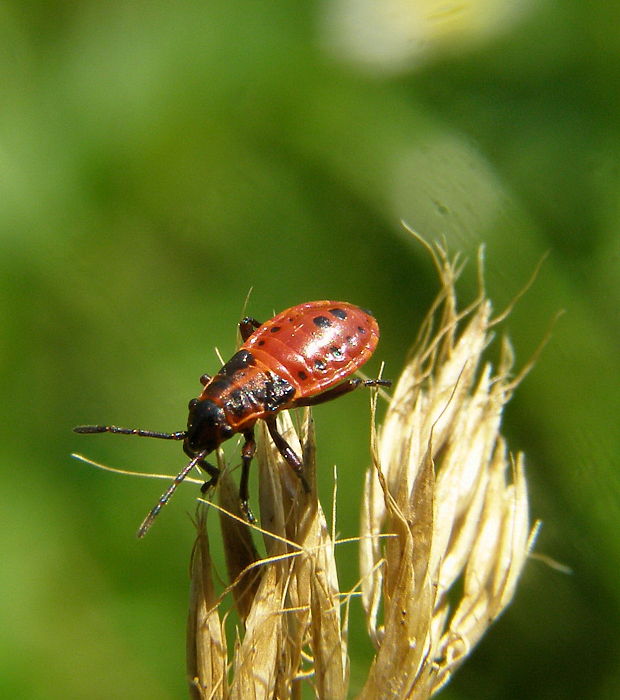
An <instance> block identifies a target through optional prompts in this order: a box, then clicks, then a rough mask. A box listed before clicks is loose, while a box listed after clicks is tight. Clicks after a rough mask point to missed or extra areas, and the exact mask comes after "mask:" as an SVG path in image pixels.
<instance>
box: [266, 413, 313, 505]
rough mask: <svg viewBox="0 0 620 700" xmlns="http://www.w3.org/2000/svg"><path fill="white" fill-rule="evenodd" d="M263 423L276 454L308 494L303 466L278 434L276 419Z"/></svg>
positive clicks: (273, 417) (269, 419)
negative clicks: (276, 449) (265, 424)
mask: <svg viewBox="0 0 620 700" xmlns="http://www.w3.org/2000/svg"><path fill="white" fill-rule="evenodd" d="M265 423H267V429H268V430H269V435H271V439H272V440H273V442H274V444H275V446H276V447H277V448H278V452H279V453H280V454H281V455H282V456H283V457H284V459H285V460H286V461H287V462H288V464H289V465H290V466H291V468H292V469H293V471H294V472H295V474H297V476H298V477H299V480H300V481H301V485H302V486H303V488H304V491H305V492H306V493H310V486H308V482H307V481H306V477H305V476H304V465H303V463H302V461H301V459H299V457H298V456H297V455H296V454H295V452H293V448H292V447H291V446H290V445H289V444H288V442H287V441H286V440H285V439H284V438H283V437H282V435H280V433H279V432H278V427H277V425H276V417H275V416H269V418H265Z"/></svg>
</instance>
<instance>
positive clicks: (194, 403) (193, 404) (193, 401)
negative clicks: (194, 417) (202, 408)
mask: <svg viewBox="0 0 620 700" xmlns="http://www.w3.org/2000/svg"><path fill="white" fill-rule="evenodd" d="M198 404H199V401H198V399H191V401H190V402H189V403H188V404H187V408H189V410H190V411H191V410H192V408H195V407H196V406H198Z"/></svg>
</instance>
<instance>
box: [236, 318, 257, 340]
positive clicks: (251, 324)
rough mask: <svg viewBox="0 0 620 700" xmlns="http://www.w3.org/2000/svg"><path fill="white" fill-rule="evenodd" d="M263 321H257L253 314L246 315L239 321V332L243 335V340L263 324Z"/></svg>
mask: <svg viewBox="0 0 620 700" xmlns="http://www.w3.org/2000/svg"><path fill="white" fill-rule="evenodd" d="M261 325H262V324H261V322H260V321H257V320H256V319H255V318H252V317H251V316H246V317H245V318H244V319H243V320H242V321H239V334H240V335H241V340H243V342H244V343H245V341H246V340H247V339H248V338H249V337H250V336H251V335H252V333H254V331H255V330H256V329H257V328H259V327H260V326H261Z"/></svg>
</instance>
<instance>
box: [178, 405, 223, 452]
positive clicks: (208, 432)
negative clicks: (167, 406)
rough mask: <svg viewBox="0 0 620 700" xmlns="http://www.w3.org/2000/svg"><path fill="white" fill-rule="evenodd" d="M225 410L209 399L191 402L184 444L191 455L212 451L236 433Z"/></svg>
mask: <svg viewBox="0 0 620 700" xmlns="http://www.w3.org/2000/svg"><path fill="white" fill-rule="evenodd" d="M234 432H235V431H234V430H233V429H232V428H231V427H230V425H229V424H228V421H227V420H226V414H225V413H224V410H223V409H222V408H221V407H220V406H218V405H217V404H216V403H214V402H213V401H210V400H209V399H204V400H202V401H201V400H200V399H192V400H191V401H190V402H189V416H188V418H187V435H186V437H185V442H184V443H183V446H184V448H185V451H186V452H187V454H189V455H196V454H198V453H199V452H212V451H213V450H214V449H215V448H216V447H218V446H219V445H220V444H221V443H222V442H224V440H228V438H230V437H232V436H233V435H234Z"/></svg>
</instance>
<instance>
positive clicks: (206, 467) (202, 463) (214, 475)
mask: <svg viewBox="0 0 620 700" xmlns="http://www.w3.org/2000/svg"><path fill="white" fill-rule="evenodd" d="M183 452H185V454H186V455H187V456H188V457H191V458H192V460H193V459H194V454H193V453H192V452H190V451H189V450H188V449H187V448H186V447H185V445H184V446H183ZM195 464H196V466H198V467H200V468H201V469H202V471H204V472H207V474H208V475H209V476H210V477H211V478H210V479H209V480H208V481H205V483H204V484H203V485H202V486H201V487H200V492H201V493H206V492H207V491H208V490H209V489H210V488H211V487H212V486H215V485H216V484H217V480H218V479H219V478H220V470H219V469H218V468H217V467H214V466H213V465H212V464H209V462H207V460H206V459H205V458H204V457H201V458H200V459H198V460H197V461H196V462H195Z"/></svg>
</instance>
